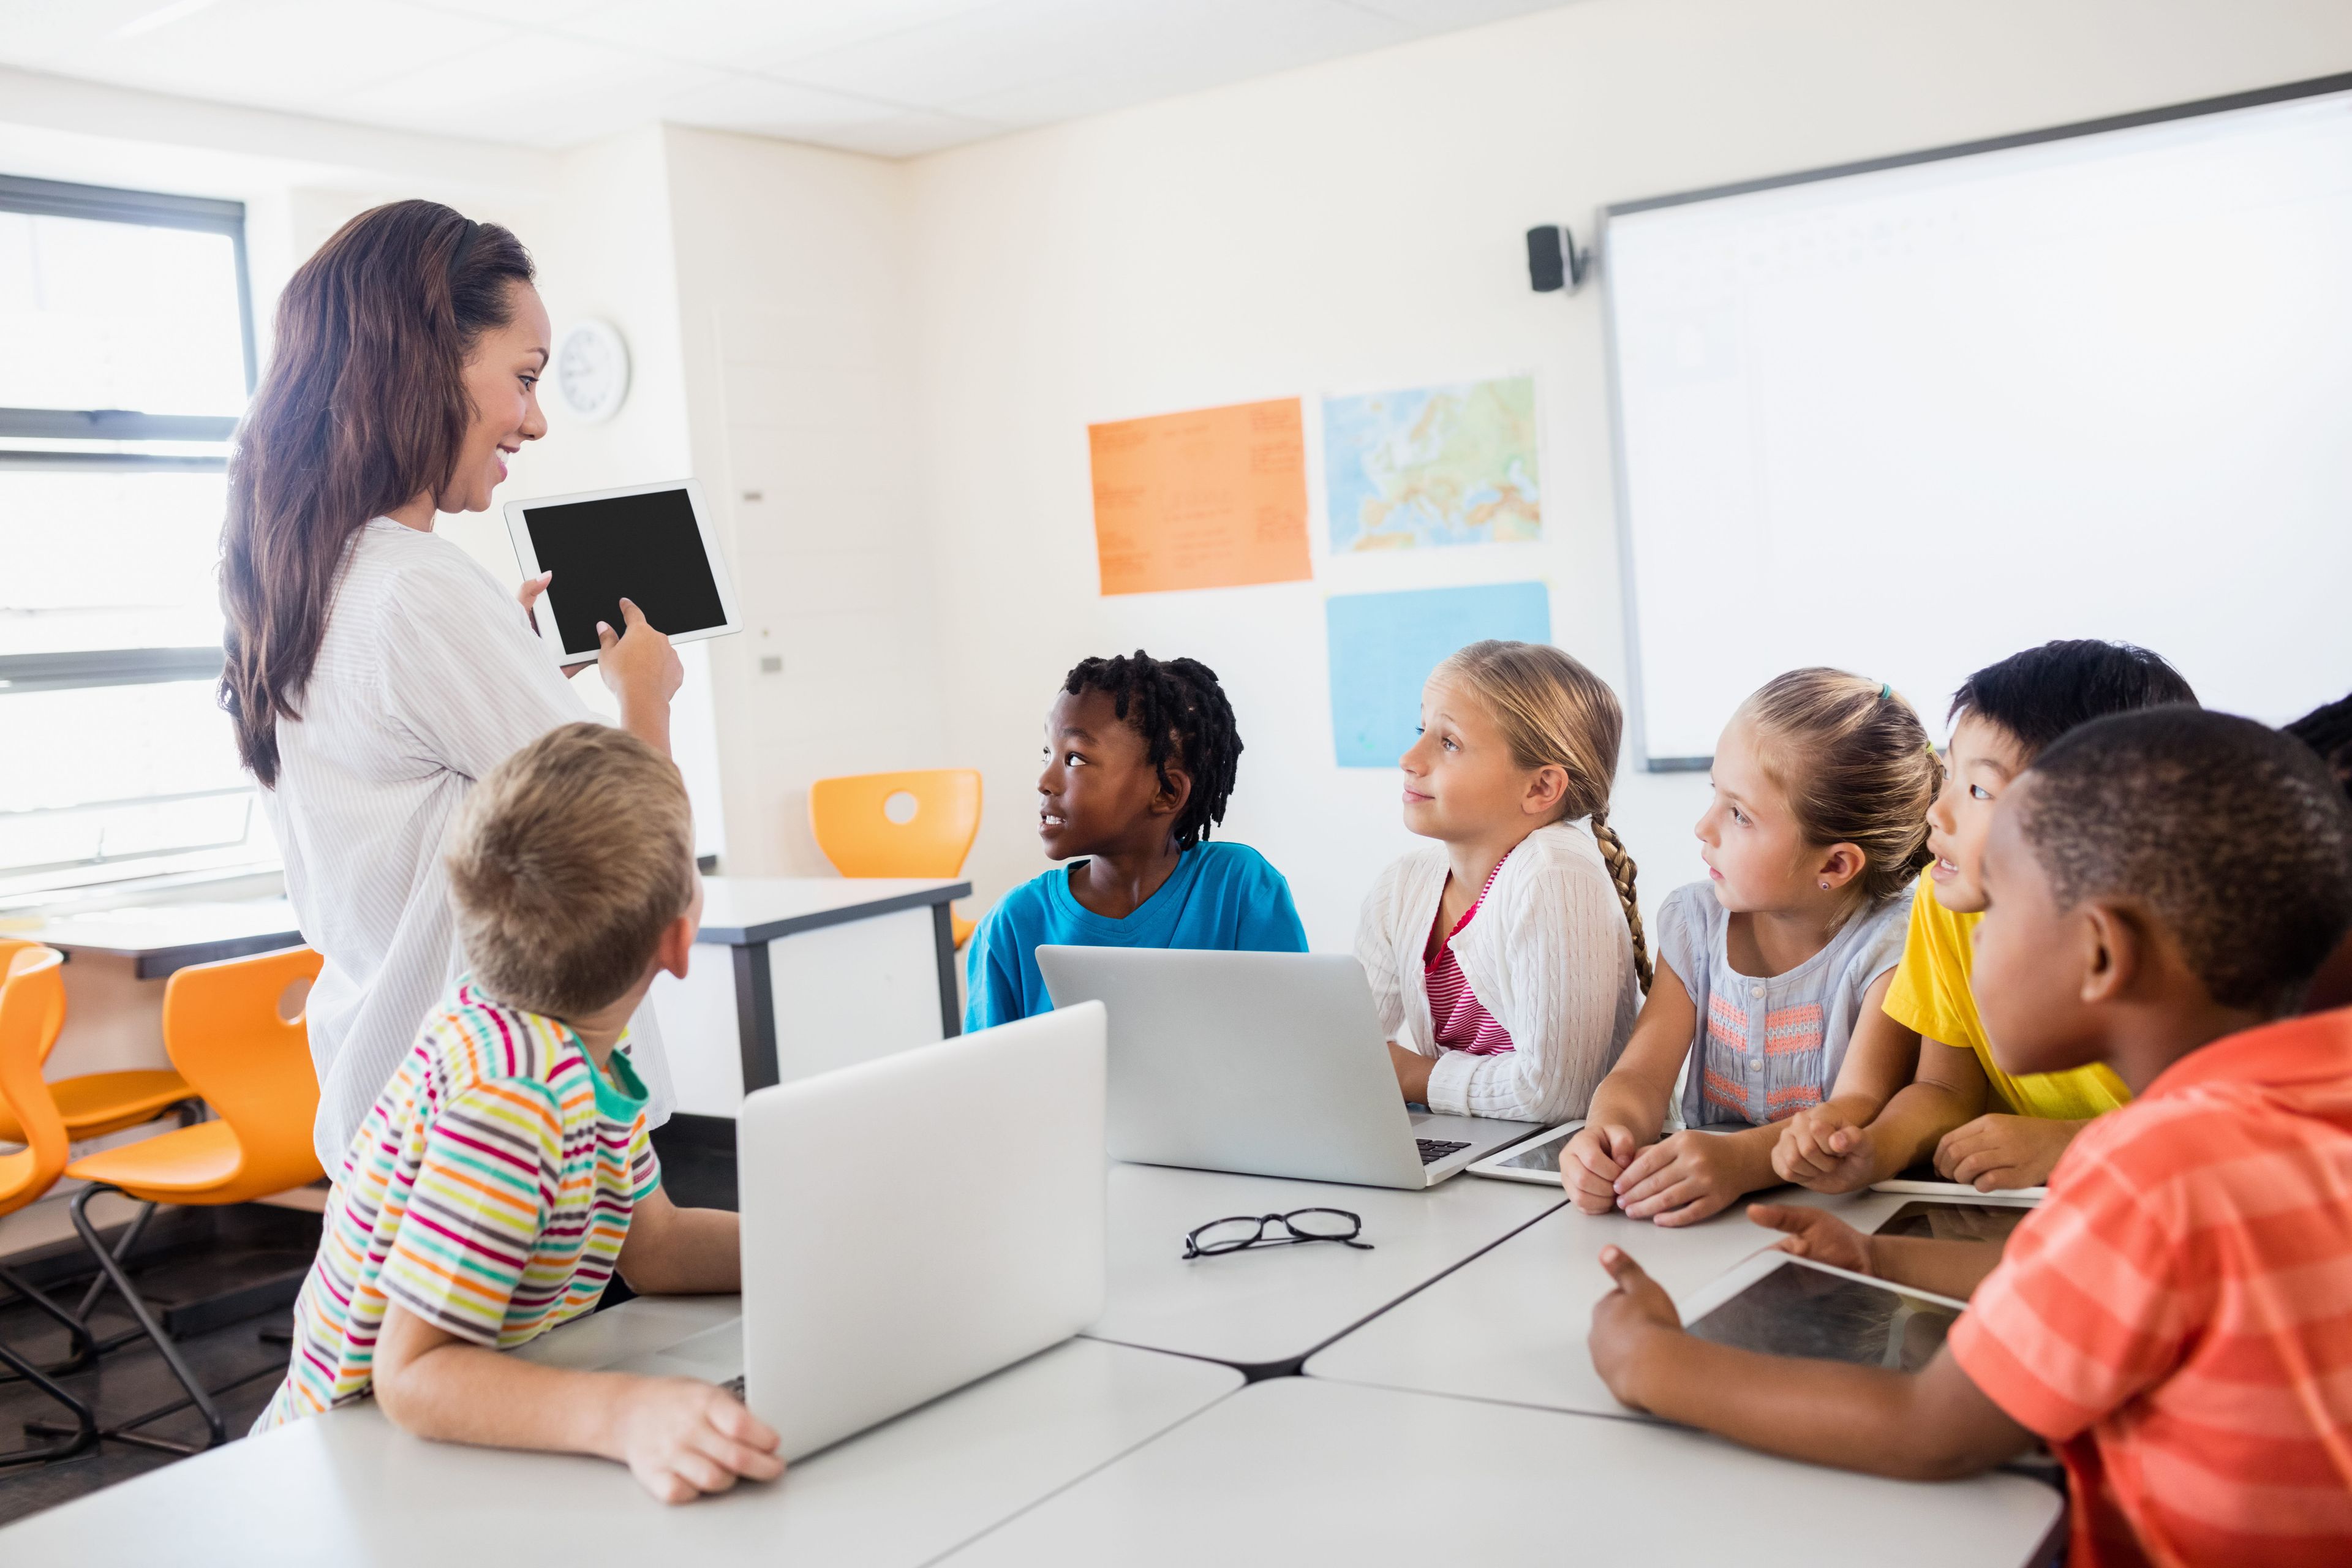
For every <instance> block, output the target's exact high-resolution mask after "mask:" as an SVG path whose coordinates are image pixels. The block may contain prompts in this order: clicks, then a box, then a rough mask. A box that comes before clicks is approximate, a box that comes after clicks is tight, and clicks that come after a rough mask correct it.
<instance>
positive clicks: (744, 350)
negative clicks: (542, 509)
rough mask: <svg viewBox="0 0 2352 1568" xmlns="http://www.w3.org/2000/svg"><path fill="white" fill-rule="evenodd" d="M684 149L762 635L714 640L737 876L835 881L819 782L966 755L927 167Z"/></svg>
mask: <svg viewBox="0 0 2352 1568" xmlns="http://www.w3.org/2000/svg"><path fill="white" fill-rule="evenodd" d="M665 135H666V138H667V157H668V181H669V190H670V216H671V223H672V226H673V229H672V232H673V235H674V245H675V251H676V256H677V287H678V306H677V319H678V321H679V322H680V325H681V329H682V334H683V339H682V342H683V359H684V364H685V373H686V398H685V404H686V413H687V416H688V423H689V425H690V426H691V439H692V455H693V467H694V471H695V472H696V474H697V475H698V476H699V477H700V479H701V482H702V493H703V496H704V498H705V500H707V501H709V503H710V504H712V505H714V506H716V507H718V508H719V512H720V515H721V516H722V517H723V518H724V519H725V520H726V523H727V527H728V531H729V535H730V539H731V541H732V555H733V561H734V564H735V571H736V587H737V591H738V593H739V595H740V598H741V600H742V605H743V615H744V617H745V621H746V626H747V629H746V631H745V633H744V635H743V636H741V637H728V638H722V639H718V640H714V641H712V642H709V643H706V644H704V645H702V646H703V647H707V648H708V649H709V657H710V662H711V673H712V677H713V680H714V683H715V687H716V690H717V694H718V702H719V712H720V713H721V714H722V715H723V716H724V721H723V724H722V726H721V736H720V739H721V743H722V746H723V750H724V755H725V758H726V777H727V811H728V818H729V854H728V858H727V864H728V867H729V868H730V869H732V870H736V871H740V872H749V873H755V874H764V875H793V876H823V875H830V874H831V871H830V868H829V867H828V866H827V865H826V863H825V861H824V857H823V856H822V855H820V854H819V853H818V851H817V848H816V845H815V841H814V839H813V838H812V837H810V834H809V830H808V786H809V783H810V781H811V780H813V779H816V778H820V777H823V776H825V775H827V774H830V773H872V772H878V771H882V770H885V769H895V768H908V767H929V766H939V765H942V764H946V763H952V762H955V761H957V760H958V759H957V758H956V756H955V755H954V754H953V753H951V752H948V751H946V750H945V749H944V748H943V747H942V745H941V741H940V735H941V724H940V700H939V691H940V685H939V674H938V668H937V665H938V655H937V648H938V647H939V644H938V643H937V642H936V641H935V639H934V637H933V630H932V602H931V583H932V577H931V574H930V571H929V566H928V564H927V563H926V561H925V558H924V556H925V552H924V542H923V539H922V535H921V533H920V531H919V518H918V510H917V508H918V494H917V490H916V487H915V482H914V474H915V470H916V468H917V465H918V464H919V461H920V458H921V453H920V450H919V447H918V445H917V440H916V430H915V425H914V419H913V414H912V409H913V404H914V397H913V381H912V367H913V355H912V347H911V343H910V340H909V334H908V320H907V317H908V312H907V310H906V300H907V299H908V293H909V290H910V268H909V264H908V251H909V249H910V247H911V244H912V242H913V238H914V234H913V230H912V228H911V226H910V223H909V201H908V195H909V192H908V184H909V182H908V170H907V167H906V165H904V164H899V163H887V162H885V161H883V160H880V159H877V158H867V157H862V156H858V155H856V154H854V153H832V152H825V151H822V150H819V149H815V148H809V147H795V146H791V145H787V144H785V143H783V142H769V141H764V140H762V139H761V138H758V137H751V136H736V135H729V134H725V133H720V132H701V131H687V130H680V129H677V128H671V129H670V130H668V131H667V132H665ZM763 659H776V660H780V661H781V663H782V668H780V669H778V670H775V671H773V672H763V671H762V668H761V661H762V660H763Z"/></svg>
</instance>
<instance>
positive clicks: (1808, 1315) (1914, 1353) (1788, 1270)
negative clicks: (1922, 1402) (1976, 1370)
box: [1683, 1250, 1967, 1372]
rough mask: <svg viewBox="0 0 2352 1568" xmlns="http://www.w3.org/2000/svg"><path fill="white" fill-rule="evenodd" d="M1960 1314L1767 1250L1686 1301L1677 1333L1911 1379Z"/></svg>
mask: <svg viewBox="0 0 2352 1568" xmlns="http://www.w3.org/2000/svg"><path fill="white" fill-rule="evenodd" d="M1966 1308H1967V1303H1966V1302H1963V1301H1955V1300H1951V1299H1950V1298H1949V1297H1946V1296H1937V1295H1935V1294H1933V1293H1931V1292H1929V1291H1926V1290H1915V1289H1911V1288H1909V1287H1908V1286H1898V1285H1890V1284H1888V1283H1887V1282H1886V1281H1885V1280H1884V1279H1870V1278H1868V1277H1867V1276H1864V1275H1860V1274H1850V1273H1848V1272H1847V1271H1846V1270H1844V1269H1843V1268H1829V1267H1828V1266H1827V1265H1824V1264H1820V1263H1815V1262H1813V1261H1812V1260H1811V1259H1810V1258H1793V1257H1791V1256H1790V1255H1789V1254H1788V1253H1785V1252H1780V1251H1769V1250H1768V1251H1765V1252H1762V1253H1759V1254H1758V1255H1757V1256H1755V1257H1753V1258H1749V1259H1748V1261H1747V1262H1745V1263H1743V1264H1741V1265H1740V1266H1739V1267H1738V1268H1735V1269H1733V1270H1732V1271H1731V1272H1730V1273H1729V1274H1727V1275H1726V1276H1724V1277H1723V1278H1722V1279H1718V1280H1717V1281H1716V1282H1715V1283H1714V1284H1713V1285H1710V1286H1708V1287H1707V1288H1706V1289H1704V1290H1702V1291H1700V1292H1699V1293H1698V1294H1697V1295H1696V1296H1695V1297H1693V1298H1692V1299H1691V1300H1690V1301H1689V1303H1688V1304H1687V1305H1686V1306H1685V1307H1684V1309H1683V1326H1684V1327H1685V1328H1686V1329H1688V1330H1689V1331H1691V1332H1692V1333H1693V1334H1695V1335H1696V1336H1697V1337H1698V1338H1700V1339H1703V1340H1713V1341H1714V1342H1716V1343H1717V1344H1725V1345H1737V1346H1738V1347H1740V1348H1741V1349H1742V1350H1751V1351H1762V1352H1765V1353H1766V1354H1769V1355H1794V1356H1811V1357H1815V1358H1818V1359H1820V1360H1823V1361H1843V1362H1851V1363H1856V1364H1858V1365H1862V1366H1884V1367H1891V1368H1894V1369H1895V1370H1897V1371H1901V1372H1916V1371H1918V1370H1919V1369H1920V1368H1921V1367H1924V1366H1926V1365H1927V1363H1929V1362H1930V1361H1933V1360H1934V1359H1935V1356H1936V1352H1937V1351H1938V1350H1940V1349H1941V1348H1942V1347H1943V1343H1944V1337H1945V1335H1946V1334H1947V1333H1948V1332H1949V1331H1951V1327H1952V1324H1953V1323H1954V1322H1956V1321H1958V1319H1959V1315H1960V1313H1961V1312H1962V1311H1963V1310H1966Z"/></svg>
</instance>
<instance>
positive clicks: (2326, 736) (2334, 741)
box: [2286, 697, 2352, 799]
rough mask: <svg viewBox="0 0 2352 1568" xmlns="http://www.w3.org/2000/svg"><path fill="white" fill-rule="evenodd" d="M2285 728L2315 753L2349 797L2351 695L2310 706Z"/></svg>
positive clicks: (2351, 776) (2351, 788)
mask: <svg viewBox="0 0 2352 1568" xmlns="http://www.w3.org/2000/svg"><path fill="white" fill-rule="evenodd" d="M2286 732H2287V733H2288V734H2290V735H2293V736H2294V738H2295V739H2296V740H2298V741H2301V742H2303V743H2304V744H2305V745H2306V746H2309V747H2310V748H2311V749H2312V750H2313V751H2315V752H2318V753H2319V760H2320V761H2321V762H2323V763H2326V764H2327V765H2328V767H2329V768H2330V769H2331V770H2332V771H2333V772H2334V773H2335V774H2336V783H2338V784H2342V785H2343V786H2344V794H2345V797H2346V798H2347V799H2352V697H2339V698H2337V699H2336V700H2335V701H2333V702H2330V703H2329V704H2327V706H2326V707H2325V708H2315V709H2313V710H2311V711H2310V712H2308V713H2306V714H2305V715H2304V716H2303V717H2302V718H2300V719H2297V720H2296V721H2294V723H2292V724H2289V725H2288V726H2286Z"/></svg>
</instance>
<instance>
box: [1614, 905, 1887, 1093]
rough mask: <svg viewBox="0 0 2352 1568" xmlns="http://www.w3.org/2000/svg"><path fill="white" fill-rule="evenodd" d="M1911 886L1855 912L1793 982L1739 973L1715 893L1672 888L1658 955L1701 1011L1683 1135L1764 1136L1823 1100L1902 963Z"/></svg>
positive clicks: (1687, 1079) (1660, 921) (1659, 925)
mask: <svg viewBox="0 0 2352 1568" xmlns="http://www.w3.org/2000/svg"><path fill="white" fill-rule="evenodd" d="M1911 891H1912V890H1911V889H1909V888H1906V889H1903V891H1902V892H1900V893H1897V894H1896V895H1895V896H1894V897H1893V898H1891V899H1885V900H1880V901H1879V902H1878V903H1876V904H1874V905H1872V906H1871V907H1870V908H1868V909H1865V910H1861V911H1859V912H1858V913H1856V914H1855V915H1854V916H1853V919H1851V920H1849V921H1846V922H1845V924H1844V925H1843V926H1841V927H1839V928H1838V931H1837V934H1836V935H1835V936H1832V937H1831V938H1830V940H1829V942H1828V943H1827V945H1825V946H1824V947H1822V950H1821V952H1817V953H1815V954H1813V956H1812V957H1811V958H1809V959H1807V960H1805V962H1804V963H1801V964H1799V965H1797V967H1796V968H1794V969H1791V970H1790V971H1789V972H1788V973H1786V974H1775V975H1772V976H1769V978H1767V977H1764V976H1759V975H1752V974H1742V973H1739V972H1738V970H1735V969H1734V968H1732V967H1731V961H1730V960H1729V959H1728V958H1727V957H1726V956H1725V947H1724V935H1725V932H1726V931H1728V930H1729V928H1730V921H1731V912H1730V911H1729V910H1726V909H1725V908H1724V907H1723V904H1722V902H1721V901H1720V900H1717V898H1716V896H1715V888H1714V886H1713V884H1711V883H1707V882H1693V883H1691V884H1690V885H1689V886H1687V887H1682V888H1676V889H1675V890H1674V891H1673V892H1672V893H1669V894H1668V895H1667V896H1666V901H1665V903H1664V905H1662V906H1661V907H1660V908H1659V910H1658V918H1657V921H1656V922H1655V929H1656V931H1657V935H1658V955H1659V956H1660V957H1661V958H1663V959H1664V960H1665V962H1666V963H1668V964H1670V965H1672V966H1673V968H1674V972H1675V974H1676V975H1677V976H1678V977H1680V979H1681V980H1682V983H1683V985H1684V988H1685V989H1686V990H1687V991H1689V993H1690V999H1691V1005H1692V1006H1694V1007H1695V1008H1696V1009H1697V1010H1698V1027H1697V1031H1696V1036H1695V1037H1694V1038H1693V1040H1692V1042H1691V1055H1690V1058H1689V1062H1688V1065H1687V1068H1686V1069H1685V1072H1684V1074H1683V1094H1682V1117H1683V1125H1684V1126H1685V1127H1704V1126H1706V1125H1708V1124H1709V1123H1716V1122H1726V1121H1744V1122H1747V1123H1748V1125H1749V1126H1751V1127H1760V1126H1762V1125H1764V1124H1765V1123H1766V1122H1768V1121H1780V1119H1781V1118H1783V1117H1787V1116H1793V1115H1795V1114H1796V1113H1797V1112H1798V1111H1800V1110H1804V1109H1806V1108H1807V1107H1808V1106H1813V1105H1819V1104H1820V1103H1821V1102H1822V1100H1825V1099H1827V1098H1828V1097H1829V1094H1830V1090H1831V1089H1832V1086H1833V1085H1834V1084H1835V1083H1836V1082H1837V1075H1838V1068H1840V1067H1841V1066H1842V1065H1843V1063H1844V1061H1845V1048H1846V1045H1847V1042H1848V1041H1850V1040H1852V1039H1853V1029H1854V1025H1855V1024H1857V1023H1858V1022H1860V1021H1861V1017H1862V1006H1863V997H1864V994H1865V993H1867V992H1868V991H1869V990H1870V987H1871V985H1872V984H1874V982H1876V980H1877V979H1878V977H1879V976H1880V975H1882V974H1884V973H1886V972H1887V971H1888V970H1890V969H1892V968H1894V967H1895V963H1897V962H1898V961H1899V960H1901V958H1902V957H1903V938H1904V933H1905V931H1906V930H1907V929H1908V927H1909V925H1910V921H1911Z"/></svg>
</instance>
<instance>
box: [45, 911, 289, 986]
mask: <svg viewBox="0 0 2352 1568" xmlns="http://www.w3.org/2000/svg"><path fill="white" fill-rule="evenodd" d="M0 936H6V937H15V938H17V939H19V940H21V941H25V942H40V943H42V944H43V945H45V946H48V947H54V948H57V949H58V951H60V952H65V953H68V954H74V955H79V954H81V953H90V954H100V953H103V954H106V955H108V956H110V957H113V958H121V959H125V960H128V961H129V962H130V963H131V973H132V974H133V976H134V977H135V978H137V979H141V980H160V979H162V978H163V977H164V976H165V975H167V974H170V973H173V971H175V970H180V969H184V968H186V967H187V966H188V965H189V964H192V963H215V962H217V961H218V960H220V959H224V958H244V957H246V956H247V955H248V954H251V953H256V952H277V951H278V949H280V948H287V947H299V946H300V945H301V942H302V933H301V931H299V930H297V929H296V928H295V924H294V910H293V906H291V905H289V903H287V901H286V900H284V899H246V900H237V901H236V902H234V903H212V904H203V903H188V904H144V905H138V906H133V907H130V908H125V909H119V910H93V911H92V912H90V913H88V914H79V915H57V916H52V917H51V918H49V919H47V920H45V921H39V922H38V923H28V924H26V925H25V926H23V927H21V928H19V927H15V926H10V927H7V928H5V929H0Z"/></svg>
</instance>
